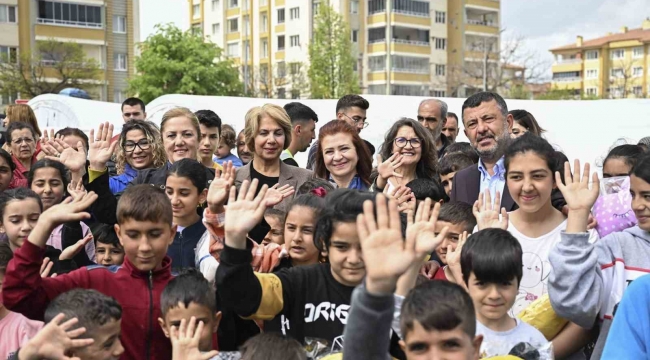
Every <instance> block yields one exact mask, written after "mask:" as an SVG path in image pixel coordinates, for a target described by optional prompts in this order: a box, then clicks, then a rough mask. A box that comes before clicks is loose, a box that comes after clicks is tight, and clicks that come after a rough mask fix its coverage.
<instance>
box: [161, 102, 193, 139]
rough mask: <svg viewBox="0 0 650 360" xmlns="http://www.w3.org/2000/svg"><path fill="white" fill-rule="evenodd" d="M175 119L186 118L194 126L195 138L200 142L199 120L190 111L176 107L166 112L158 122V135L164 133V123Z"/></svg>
mask: <svg viewBox="0 0 650 360" xmlns="http://www.w3.org/2000/svg"><path fill="white" fill-rule="evenodd" d="M177 117H185V118H188V119H189V120H190V121H191V122H192V125H194V129H195V130H196V136H197V137H198V139H199V140H201V125H199V119H198V118H197V117H196V115H194V113H193V112H192V111H191V110H190V109H188V108H184V107H177V108H173V109H171V110H167V112H166V113H165V114H164V115H163V117H162V121H161V122H160V133H161V134H162V133H163V132H164V131H165V123H166V122H167V121H169V120H171V119H173V118H177Z"/></svg>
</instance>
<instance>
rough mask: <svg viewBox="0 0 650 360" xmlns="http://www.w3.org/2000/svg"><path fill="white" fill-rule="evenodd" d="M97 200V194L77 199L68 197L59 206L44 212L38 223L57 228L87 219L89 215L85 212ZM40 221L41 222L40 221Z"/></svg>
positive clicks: (85, 195) (91, 193)
mask: <svg viewBox="0 0 650 360" xmlns="http://www.w3.org/2000/svg"><path fill="white" fill-rule="evenodd" d="M95 200H97V194H95V193H94V192H92V191H91V192H89V193H86V194H83V195H82V196H80V197H78V198H73V197H68V198H66V199H65V200H63V202H61V203H60V204H57V205H54V206H52V207H51V208H49V209H47V210H45V212H43V213H42V214H41V216H40V218H39V219H38V220H39V222H41V221H47V222H49V223H50V225H54V226H58V225H60V224H63V223H66V222H70V221H81V220H83V219H89V218H90V214H89V213H87V212H86V211H85V210H86V209H88V208H89V207H90V205H91V204H92V203H93V202H95ZM41 219H42V220H41Z"/></svg>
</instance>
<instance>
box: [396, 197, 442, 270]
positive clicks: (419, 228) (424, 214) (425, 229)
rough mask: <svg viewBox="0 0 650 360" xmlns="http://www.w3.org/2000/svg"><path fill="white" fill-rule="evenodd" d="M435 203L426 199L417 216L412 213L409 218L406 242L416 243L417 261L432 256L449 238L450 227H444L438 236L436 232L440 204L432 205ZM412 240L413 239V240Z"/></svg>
mask: <svg viewBox="0 0 650 360" xmlns="http://www.w3.org/2000/svg"><path fill="white" fill-rule="evenodd" d="M432 204H433V201H432V200H431V199H429V198H426V199H425V200H424V201H423V202H421V203H420V206H418V209H417V211H416V212H415V216H413V213H410V214H409V215H408V217H407V220H408V223H407V227H406V241H407V242H408V241H413V242H415V251H416V254H417V259H418V260H419V261H423V260H424V257H425V256H427V255H429V254H431V253H432V252H433V251H434V250H435V249H436V248H437V247H438V245H440V243H441V242H442V241H443V240H444V239H445V236H447V231H449V228H448V227H446V226H445V227H444V228H443V229H442V230H441V231H440V233H439V234H438V235H436V234H435V231H436V221H438V215H439V214H440V203H436V204H435V206H433V208H432V206H431V205H432ZM411 238H412V239H411Z"/></svg>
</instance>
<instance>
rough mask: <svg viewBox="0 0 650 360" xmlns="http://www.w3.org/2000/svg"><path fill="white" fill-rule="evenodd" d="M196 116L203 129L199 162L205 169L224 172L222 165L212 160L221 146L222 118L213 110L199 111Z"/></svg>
mask: <svg viewBox="0 0 650 360" xmlns="http://www.w3.org/2000/svg"><path fill="white" fill-rule="evenodd" d="M194 115H196V118H197V119H198V120H199V126H200V129H201V143H200V145H199V151H198V157H199V158H198V159H197V160H198V161H199V162H200V163H201V164H203V166H205V167H208V168H212V169H218V170H222V167H221V164H220V163H219V164H217V162H216V161H214V160H213V159H212V157H213V155H214V152H215V151H216V150H217V147H218V146H219V137H220V136H221V129H222V125H221V118H220V117H219V115H217V114H216V113H215V112H214V111H212V110H199V111H197V112H195V113H194Z"/></svg>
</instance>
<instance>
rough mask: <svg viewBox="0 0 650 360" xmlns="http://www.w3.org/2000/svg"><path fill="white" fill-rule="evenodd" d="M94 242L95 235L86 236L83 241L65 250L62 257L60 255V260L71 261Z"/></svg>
mask: <svg viewBox="0 0 650 360" xmlns="http://www.w3.org/2000/svg"><path fill="white" fill-rule="evenodd" d="M92 240H93V234H88V235H86V236H84V238H83V239H81V240H79V241H77V242H76V243H74V244H73V245H70V246H68V247H67V248H65V249H63V251H62V252H61V255H59V260H70V259H72V258H74V257H75V256H76V255H77V254H79V252H80V251H82V250H84V249H85V248H86V245H87V244H88V243H89V242H91V241H92Z"/></svg>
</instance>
